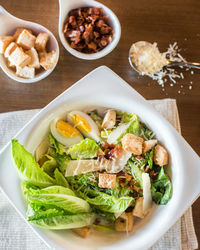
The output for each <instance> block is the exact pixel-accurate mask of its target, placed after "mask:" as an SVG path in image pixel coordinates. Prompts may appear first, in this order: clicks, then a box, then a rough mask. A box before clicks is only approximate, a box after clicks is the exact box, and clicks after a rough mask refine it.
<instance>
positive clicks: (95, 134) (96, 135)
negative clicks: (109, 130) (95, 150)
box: [68, 110, 100, 142]
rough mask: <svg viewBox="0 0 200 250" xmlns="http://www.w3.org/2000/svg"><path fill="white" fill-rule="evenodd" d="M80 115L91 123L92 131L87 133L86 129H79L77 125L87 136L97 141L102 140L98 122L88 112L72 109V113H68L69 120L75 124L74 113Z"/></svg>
mask: <svg viewBox="0 0 200 250" xmlns="http://www.w3.org/2000/svg"><path fill="white" fill-rule="evenodd" d="M76 114H77V115H79V116H81V117H83V118H84V119H85V120H86V121H87V122H88V124H89V126H90V128H91V132H88V133H85V132H84V131H82V130H81V129H79V128H78V127H77V129H78V130H79V131H80V132H81V133H82V134H83V135H84V136H85V137H88V138H91V139H93V140H95V141H97V142H98V141H100V131H99V129H98V126H97V125H96V123H95V122H94V121H93V120H92V118H91V117H90V116H89V115H87V114H86V113H84V112H82V111H77V110H75V111H71V112H70V113H68V120H69V121H70V123H72V124H74V122H73V119H72V116H73V115H76Z"/></svg>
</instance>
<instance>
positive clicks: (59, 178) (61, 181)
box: [54, 168, 69, 188]
mask: <svg viewBox="0 0 200 250" xmlns="http://www.w3.org/2000/svg"><path fill="white" fill-rule="evenodd" d="M54 178H55V182H56V185H59V186H63V187H66V188H69V183H68V182H67V180H66V178H65V177H64V175H63V174H62V173H61V172H60V171H59V170H58V169H57V168H56V170H55V171H54Z"/></svg>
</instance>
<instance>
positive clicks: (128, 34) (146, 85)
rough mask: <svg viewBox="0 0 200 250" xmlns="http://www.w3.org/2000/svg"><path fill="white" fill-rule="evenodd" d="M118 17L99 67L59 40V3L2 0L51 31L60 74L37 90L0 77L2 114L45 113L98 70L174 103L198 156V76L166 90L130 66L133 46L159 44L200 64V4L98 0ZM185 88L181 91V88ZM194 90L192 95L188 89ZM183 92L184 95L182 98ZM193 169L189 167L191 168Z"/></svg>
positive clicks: (191, 0) (199, 224) (198, 219)
mask: <svg viewBox="0 0 200 250" xmlns="http://www.w3.org/2000/svg"><path fill="white" fill-rule="evenodd" d="M100 2H102V3H104V4H106V5H107V6H108V7H110V8H111V9H112V10H113V11H114V12H115V13H116V15H117V16H118V18H119V20H120V22H121V27H122V35H121V40H120V42H119V44H118V46H117V47H116V48H115V50H114V51H113V52H112V53H110V54H109V55H107V56H105V57H104V58H102V59H99V60H96V61H84V60H80V59H77V58H75V57H73V56H71V55H70V54H69V53H68V52H67V51H66V50H65V49H64V48H63V46H62V45H61V43H60V40H59V37H58V11H59V6H58V1H56V0H54V1H52V0H51V1H47V0H44V1H40V0H35V1H30V0H21V1H18V0H7V1H3V0H0V4H1V5H2V6H3V7H4V8H5V9H7V11H8V12H10V13H11V14H13V15H15V16H17V17H19V18H22V19H25V20H30V21H34V22H38V23H40V24H42V25H44V26H46V27H47V28H48V29H50V30H51V31H52V32H53V33H54V35H55V36H56V38H57V40H58V42H59V45H60V58H59V62H58V64H57V67H56V69H55V70H54V71H53V73H52V74H51V75H50V76H49V77H47V78H46V79H44V80H42V81H40V82H38V83H33V84H22V83H17V82H15V81H13V80H11V79H9V78H8V77H7V76H6V75H5V74H4V73H3V72H2V71H0V112H7V111H14V110H22V109H34V108H42V107H44V106H45V105H46V104H48V103H49V102H50V101H51V100H53V99H54V98H55V97H56V96H57V95H59V94H60V93H62V92H63V91H64V90H66V89H67V88H68V87H70V86H71V85H72V84H73V83H75V82H76V81H77V80H79V79H80V78H81V77H83V76H84V75H86V74H87V73H89V72H90V71H91V70H93V69H95V68H96V67H98V66H100V65H106V66H108V67H110V68H111V69H112V70H114V71H115V72H116V73H117V74H119V75H120V76H121V77H122V78H123V79H124V80H125V81H127V82H128V83H129V84H130V85H131V86H132V87H133V88H134V89H136V90H137V91H138V92H139V93H140V94H141V95H143V96H144V97H145V98H146V99H161V98H175V99H176V100H177V104H178V110H179V115H180V121H181V128H182V135H183V136H184V137H185V139H186V140H187V141H188V142H189V143H190V145H191V146H192V147H193V148H194V150H195V151H196V152H197V153H198V154H199V155H200V70H199V71H198V70H194V71H193V73H194V74H191V72H190V71H188V72H185V71H184V79H181V80H178V83H177V84H176V85H175V86H170V82H168V83H166V84H165V90H164V91H163V89H162V87H161V86H159V85H158V83H157V82H155V81H152V80H151V79H150V78H148V77H139V76H138V74H137V73H136V72H134V71H133V70H132V69H131V67H130V65H129V63H128V50H129V48H130V46H131V44H132V43H133V42H136V41H140V40H145V41H149V42H154V41H156V42H157V43H158V46H159V48H160V51H161V52H164V51H165V50H166V49H167V47H168V45H169V44H172V43H174V42H177V43H178V45H179V47H180V48H182V51H181V54H182V56H183V57H185V58H186V59H187V60H188V61H197V62H198V61H200V49H199V48H200V1H198V0H185V1H182V0H168V1H160V0H151V1H149V0H140V1H137V0H126V1H124V2H122V1H121V0H115V1H112V0H107V1H106V0H100ZM181 85H182V86H181ZM190 85H192V89H189V86H190ZM179 92H180V93H179ZM188 167H189V166H188ZM199 211H200V199H198V200H197V201H196V202H195V203H194V204H193V215H194V224H195V230H196V233H197V236H198V239H199V240H200V212H199Z"/></svg>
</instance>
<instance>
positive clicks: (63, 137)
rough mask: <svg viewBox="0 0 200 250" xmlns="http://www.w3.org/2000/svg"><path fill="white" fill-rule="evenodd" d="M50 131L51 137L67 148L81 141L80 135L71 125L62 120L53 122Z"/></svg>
mask: <svg viewBox="0 0 200 250" xmlns="http://www.w3.org/2000/svg"><path fill="white" fill-rule="evenodd" d="M50 130H51V133H52V135H53V137H54V138H55V139H56V140H57V141H58V142H60V143H62V144H63V145H65V146H67V147H70V146H72V145H74V144H77V143H79V142H81V141H82V140H83V136H82V135H81V133H80V132H79V131H78V130H77V129H76V128H74V127H73V126H72V125H71V124H69V123H68V122H66V121H63V120H58V119H55V120H53V121H52V122H51V125H50Z"/></svg>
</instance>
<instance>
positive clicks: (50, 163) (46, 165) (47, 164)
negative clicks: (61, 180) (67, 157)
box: [39, 154, 58, 177]
mask: <svg viewBox="0 0 200 250" xmlns="http://www.w3.org/2000/svg"><path fill="white" fill-rule="evenodd" d="M41 162H43V164H42V166H41V168H42V170H44V172H45V173H47V174H48V175H50V176H51V177H54V171H55V169H56V167H57V165H58V164H57V162H56V160H55V159H54V158H53V157H52V156H50V155H48V154H45V155H42V156H41V157H40V159H39V163H41ZM40 165H41V164H40Z"/></svg>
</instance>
